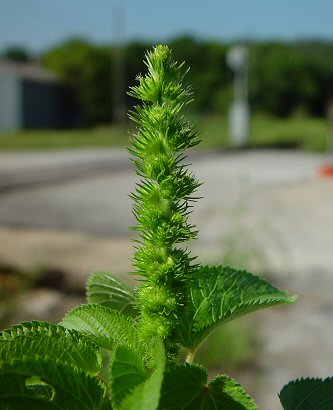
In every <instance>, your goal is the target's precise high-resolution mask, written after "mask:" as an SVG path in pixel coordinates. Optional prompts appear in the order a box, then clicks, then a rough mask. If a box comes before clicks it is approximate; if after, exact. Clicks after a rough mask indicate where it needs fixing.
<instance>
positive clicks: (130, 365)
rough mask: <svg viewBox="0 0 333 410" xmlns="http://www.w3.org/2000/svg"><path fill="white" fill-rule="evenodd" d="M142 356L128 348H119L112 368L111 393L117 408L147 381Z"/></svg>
mask: <svg viewBox="0 0 333 410" xmlns="http://www.w3.org/2000/svg"><path fill="white" fill-rule="evenodd" d="M147 377H148V375H147V373H146V370H145V368H144V364H143V360H142V356H141V355H140V354H139V353H138V352H137V351H135V350H133V349H131V348H129V347H128V346H118V348H117V350H116V352H115V355H114V358H113V360H112V366H111V392H112V402H113V404H114V407H115V408H117V409H118V408H119V407H120V404H121V402H122V401H123V400H124V399H125V397H126V396H127V395H128V394H129V393H130V392H131V391H132V390H133V389H134V388H135V387H136V386H137V385H138V384H141V383H143V382H144V381H145V380H146V379H147Z"/></svg>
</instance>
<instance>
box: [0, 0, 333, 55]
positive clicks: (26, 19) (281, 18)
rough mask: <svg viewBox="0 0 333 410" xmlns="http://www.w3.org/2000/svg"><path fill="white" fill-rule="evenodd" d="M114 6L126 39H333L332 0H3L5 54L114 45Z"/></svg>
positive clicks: (0, 39)
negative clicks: (83, 43)
mask: <svg viewBox="0 0 333 410" xmlns="http://www.w3.org/2000/svg"><path fill="white" fill-rule="evenodd" d="M115 7H116V8H117V7H118V8H119V7H121V8H122V9H123V12H124V16H125V18H124V37H125V39H126V40H132V39H146V40H149V41H153V42H160V41H165V40H167V39H169V38H172V37H175V36H177V35H180V34H193V35H195V36H196V37H199V38H206V39H217V40H221V41H228V40H233V39H236V38H239V37H242V38H244V37H250V38H252V39H268V38H275V39H282V40H295V39H299V38H304V37H307V38H324V39H331V40H333V24H332V21H333V0H200V1H199V0H141V1H140V0H122V1H120V0H0V50H3V49H4V48H5V47H7V46H9V45H21V46H24V47H27V48H28V49H29V50H30V51H32V52H37V53H38V52H40V51H43V50H45V49H47V48H48V47H50V46H52V45H54V44H57V43H58V42H60V41H62V40H64V39H66V38H68V37H74V36H75V37H78V36H79V37H85V38H87V39H90V40H92V41H94V42H98V43H109V42H110V41H111V39H112V36H113V30H112V13H113V10H114V9H115Z"/></svg>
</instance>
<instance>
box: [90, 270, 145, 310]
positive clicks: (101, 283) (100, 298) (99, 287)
mask: <svg viewBox="0 0 333 410" xmlns="http://www.w3.org/2000/svg"><path fill="white" fill-rule="evenodd" d="M87 297H88V302H89V303H99V304H101V305H103V306H106V307H108V308H110V309H114V310H118V311H119V312H122V313H124V314H128V315H136V314H137V311H136V310H135V309H133V307H134V305H136V303H137V301H136V298H135V296H134V294H133V292H132V291H131V290H130V288H128V287H127V286H126V285H125V284H124V283H122V282H121V281H120V280H119V279H117V278H115V277H114V276H113V275H111V274H110V273H108V272H95V273H93V274H92V275H91V276H90V278H89V280H88V284H87Z"/></svg>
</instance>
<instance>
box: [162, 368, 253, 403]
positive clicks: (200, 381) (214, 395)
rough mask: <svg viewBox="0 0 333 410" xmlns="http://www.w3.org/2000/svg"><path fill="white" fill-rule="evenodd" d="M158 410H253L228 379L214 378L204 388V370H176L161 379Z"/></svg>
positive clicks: (242, 393)
mask: <svg viewBox="0 0 333 410" xmlns="http://www.w3.org/2000/svg"><path fill="white" fill-rule="evenodd" d="M158 409H159V410H194V409H200V410H216V409H226V410H256V409H257V406H256V404H255V403H254V401H253V400H252V399H251V398H250V397H249V396H248V395H247V394H246V393H245V391H244V389H243V387H242V386H240V385H239V384H238V383H237V382H235V380H233V379H231V378H230V377H228V376H217V377H216V378H215V379H214V380H213V381H212V382H211V383H209V385H207V373H206V371H205V369H204V368H203V367H201V366H197V365H185V366H179V367H176V368H174V369H172V370H170V371H169V372H168V373H166V374H165V376H164V381H163V385H162V394H161V400H160V405H159V407H158Z"/></svg>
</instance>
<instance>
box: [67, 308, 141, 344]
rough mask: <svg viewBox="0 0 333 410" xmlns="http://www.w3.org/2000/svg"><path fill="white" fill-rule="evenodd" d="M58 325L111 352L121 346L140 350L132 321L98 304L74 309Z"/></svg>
mask: <svg viewBox="0 0 333 410" xmlns="http://www.w3.org/2000/svg"><path fill="white" fill-rule="evenodd" d="M60 324H61V325H62V326H64V327H66V328H69V329H75V330H77V331H79V332H80V333H82V334H83V335H85V336H86V337H87V338H89V339H91V340H92V341H93V342H94V343H96V344H97V345H98V346H101V347H104V348H106V349H109V350H112V349H113V348H114V347H115V346H116V345H119V344H123V345H128V346H132V347H133V348H136V349H138V350H140V348H141V347H140V342H139V339H138V334H137V330H136V323H135V321H134V320H133V319H130V318H127V317H125V316H124V315H123V314H121V313H119V312H117V311H115V310H113V309H110V308H107V307H105V306H102V305H99V304H87V305H81V306H78V307H76V308H75V309H73V310H71V311H70V312H68V313H67V314H66V316H65V317H64V318H63V320H62V321H61V322H60Z"/></svg>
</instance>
